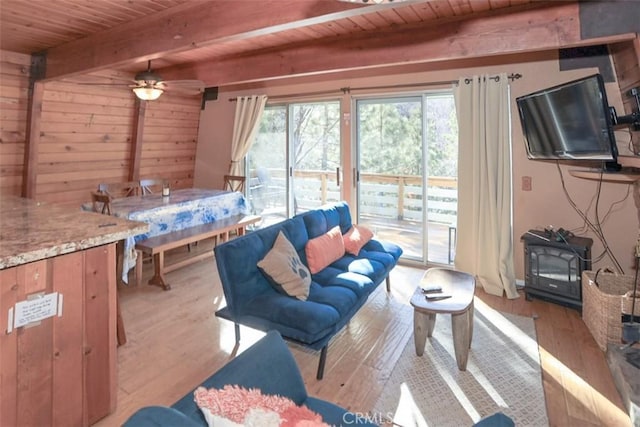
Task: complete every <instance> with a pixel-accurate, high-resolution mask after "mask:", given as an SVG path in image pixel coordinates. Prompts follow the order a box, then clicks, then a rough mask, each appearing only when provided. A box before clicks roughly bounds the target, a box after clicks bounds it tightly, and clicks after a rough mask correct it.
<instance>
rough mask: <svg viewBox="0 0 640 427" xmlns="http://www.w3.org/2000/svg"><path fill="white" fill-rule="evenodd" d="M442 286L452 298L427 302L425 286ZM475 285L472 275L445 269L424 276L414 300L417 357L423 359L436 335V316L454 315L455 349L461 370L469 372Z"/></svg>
mask: <svg viewBox="0 0 640 427" xmlns="http://www.w3.org/2000/svg"><path fill="white" fill-rule="evenodd" d="M427 285H439V286H441V287H442V293H444V294H447V295H451V297H449V298H445V299H437V300H427V298H426V297H425V293H424V292H423V291H422V287H423V286H427ZM475 287H476V281H475V279H474V277H473V276H472V275H470V274H467V273H463V272H461V271H455V270H448V269H445V268H431V269H429V270H427V271H426V272H425V273H424V276H423V278H422V280H421V281H420V285H418V287H417V288H416V291H415V292H414V293H413V296H412V297H411V305H412V306H413V337H414V342H415V346H416V354H417V355H418V356H422V354H423V353H424V346H425V344H426V342H427V337H431V335H432V334H433V328H434V327H435V325H436V314H451V329H452V332H453V348H454V350H455V354H456V362H457V363H458V369H460V370H461V371H464V370H466V369H467V358H468V356H469V348H470V347H471V337H472V336H473V296H474V293H475Z"/></svg>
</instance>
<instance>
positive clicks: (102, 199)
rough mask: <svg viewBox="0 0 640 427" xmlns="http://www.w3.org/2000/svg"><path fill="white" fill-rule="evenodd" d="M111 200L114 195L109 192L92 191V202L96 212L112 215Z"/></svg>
mask: <svg viewBox="0 0 640 427" xmlns="http://www.w3.org/2000/svg"><path fill="white" fill-rule="evenodd" d="M111 200H112V197H111V196H110V195H109V193H106V192H102V191H92V192H91V203H92V206H93V211H94V212H97V213H100V214H105V215H111Z"/></svg>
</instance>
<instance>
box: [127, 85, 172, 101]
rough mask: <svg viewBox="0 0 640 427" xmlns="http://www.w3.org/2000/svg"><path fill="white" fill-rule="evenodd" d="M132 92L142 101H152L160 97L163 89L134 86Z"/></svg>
mask: <svg viewBox="0 0 640 427" xmlns="http://www.w3.org/2000/svg"><path fill="white" fill-rule="evenodd" d="M133 92H134V93H135V94H136V96H137V97H138V98H140V99H141V100H143V101H153V100H155V99H158V98H160V95H162V93H163V92H164V91H163V90H162V89H158V88H153V87H134V88H133Z"/></svg>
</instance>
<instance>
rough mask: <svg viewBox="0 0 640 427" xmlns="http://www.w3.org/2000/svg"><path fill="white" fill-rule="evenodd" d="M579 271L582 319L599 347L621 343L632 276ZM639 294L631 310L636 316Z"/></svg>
mask: <svg viewBox="0 0 640 427" xmlns="http://www.w3.org/2000/svg"><path fill="white" fill-rule="evenodd" d="M595 276H596V272H595V271H583V272H582V320H583V321H584V323H585V324H586V325H587V328H589V331H590V332H591V335H593V338H594V339H595V340H596V343H597V344H598V347H600V349H601V350H602V351H606V350H607V343H608V342H611V343H616V344H621V343H622V313H625V314H631V306H632V302H633V298H632V295H633V283H634V277H633V276H629V275H619V274H613V273H603V272H602V271H601V272H599V273H598V277H597V284H596V282H595V278H596V277H595ZM639 310H640V295H636V304H635V311H636V313H634V314H635V315H636V316H638V314H639V313H638V311H639Z"/></svg>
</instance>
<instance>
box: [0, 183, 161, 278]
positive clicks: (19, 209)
mask: <svg viewBox="0 0 640 427" xmlns="http://www.w3.org/2000/svg"><path fill="white" fill-rule="evenodd" d="M148 229H149V225H148V224H146V223H143V222H137V221H129V220H127V219H122V218H116V217H113V216H107V215H102V214H98V213H93V212H83V211H82V210H80V208H78V209H73V208H70V207H65V206H59V205H55V204H53V203H44V202H37V201H35V200H32V199H24V198H20V197H15V196H1V195H0V270H1V269H5V268H8V267H14V266H17V265H21V264H26V263H28V262H32V261H38V260H41V259H45V258H50V257H53V256H56V255H62V254H66V253H70V252H75V251H79V250H83V249H88V248H92V247H95V246H100V245H104V244H107V243H112V242H116V241H118V240H122V239H125V238H127V237H130V236H135V235H137V234H142V233H145V232H147V231H148Z"/></svg>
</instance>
